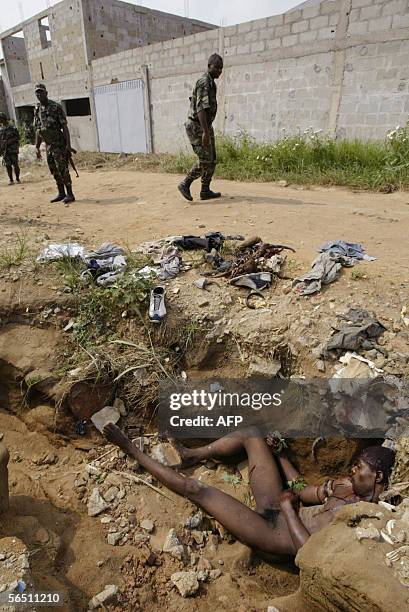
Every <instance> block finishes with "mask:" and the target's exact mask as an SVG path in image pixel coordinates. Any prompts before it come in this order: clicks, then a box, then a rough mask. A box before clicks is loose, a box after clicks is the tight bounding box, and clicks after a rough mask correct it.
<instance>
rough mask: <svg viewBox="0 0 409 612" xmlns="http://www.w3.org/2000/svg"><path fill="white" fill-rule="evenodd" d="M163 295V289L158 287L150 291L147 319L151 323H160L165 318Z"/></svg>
mask: <svg viewBox="0 0 409 612" xmlns="http://www.w3.org/2000/svg"><path fill="white" fill-rule="evenodd" d="M165 293H166V291H165V288H164V287H160V286H158V287H154V288H153V289H152V290H151V299H150V304H149V319H150V320H151V321H152V323H161V321H163V319H164V318H165V316H166V304H165Z"/></svg>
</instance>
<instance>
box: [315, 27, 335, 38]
mask: <svg viewBox="0 0 409 612" xmlns="http://www.w3.org/2000/svg"><path fill="white" fill-rule="evenodd" d="M332 29H333V28H332ZM317 37H318V40H328V39H329V38H335V30H334V31H331V28H321V29H320V30H318V36H317Z"/></svg>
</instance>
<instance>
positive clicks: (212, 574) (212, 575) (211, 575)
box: [209, 569, 222, 580]
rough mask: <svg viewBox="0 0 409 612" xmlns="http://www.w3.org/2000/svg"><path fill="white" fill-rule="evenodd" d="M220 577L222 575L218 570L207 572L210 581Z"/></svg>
mask: <svg viewBox="0 0 409 612" xmlns="http://www.w3.org/2000/svg"><path fill="white" fill-rule="evenodd" d="M221 575H222V570H220V569H215V570H210V571H209V578H210V580H216V579H217V578H220V576H221Z"/></svg>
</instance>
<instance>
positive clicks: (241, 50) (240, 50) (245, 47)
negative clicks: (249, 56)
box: [237, 44, 250, 55]
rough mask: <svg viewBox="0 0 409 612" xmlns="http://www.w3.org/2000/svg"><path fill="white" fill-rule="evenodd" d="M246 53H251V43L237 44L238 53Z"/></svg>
mask: <svg viewBox="0 0 409 612" xmlns="http://www.w3.org/2000/svg"><path fill="white" fill-rule="evenodd" d="M244 53H250V45H249V44H247V45H237V55H242V54H244Z"/></svg>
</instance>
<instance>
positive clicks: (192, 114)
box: [178, 53, 223, 202]
mask: <svg viewBox="0 0 409 612" xmlns="http://www.w3.org/2000/svg"><path fill="white" fill-rule="evenodd" d="M222 71H223V60H222V58H221V57H220V55H217V53H214V54H213V55H211V56H210V58H209V61H208V71H207V72H206V73H205V74H204V75H203V76H202V77H200V79H199V80H198V81H197V83H196V85H195V87H194V89H193V93H192V97H191V98H190V110H189V116H188V121H187V122H186V123H185V128H186V133H187V136H188V138H189V141H190V144H191V145H192V148H193V151H194V152H195V153H196V155H197V156H198V158H199V160H198V162H197V163H196V164H195V165H194V166H193V168H192V169H191V170H190V172H189V174H188V175H187V177H186V178H185V180H184V181H182V182H181V183H180V184H179V185H178V189H179V191H180V193H181V194H182V195H183V197H184V198H186V200H189V202H191V201H192V200H193V198H192V194H191V193H190V185H191V184H192V183H193V181H194V180H195V179H197V178H199V177H200V176H201V177H202V189H201V191H200V199H201V200H210V199H213V198H220V196H221V194H220V193H218V192H214V191H211V189H210V182H211V180H212V177H213V174H214V170H215V168H216V146H215V140H214V131H213V127H212V123H213V121H214V119H215V117H216V113H217V99H216V92H217V89H216V83H215V79H218V78H219V76H220V75H221V73H222Z"/></svg>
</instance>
